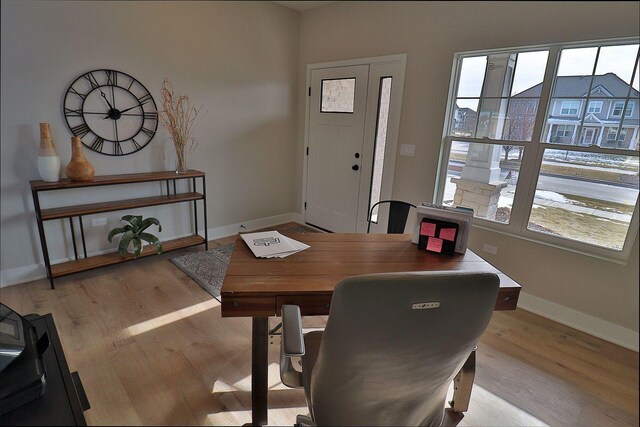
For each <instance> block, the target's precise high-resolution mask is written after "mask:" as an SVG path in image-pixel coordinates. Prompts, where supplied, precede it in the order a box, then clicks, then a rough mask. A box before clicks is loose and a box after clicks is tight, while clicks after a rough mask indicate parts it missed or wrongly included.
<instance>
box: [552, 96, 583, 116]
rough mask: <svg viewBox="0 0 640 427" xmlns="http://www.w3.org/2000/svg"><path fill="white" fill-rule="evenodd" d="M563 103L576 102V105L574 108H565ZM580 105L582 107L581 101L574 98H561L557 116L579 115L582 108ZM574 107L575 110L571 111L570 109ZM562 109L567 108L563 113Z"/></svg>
mask: <svg viewBox="0 0 640 427" xmlns="http://www.w3.org/2000/svg"><path fill="white" fill-rule="evenodd" d="M564 104H568V105H573V104H577V106H576V107H575V108H573V107H566V108H565V106H564ZM580 107H582V102H581V101H574V100H570V99H566V100H563V101H562V102H561V103H560V112H559V113H558V115H559V116H575V117H578V116H579V115H580V110H581V109H582V108H580ZM574 109H575V110H576V112H575V113H572V112H571V110H574ZM563 110H567V112H566V113H563V112H562V111H563Z"/></svg>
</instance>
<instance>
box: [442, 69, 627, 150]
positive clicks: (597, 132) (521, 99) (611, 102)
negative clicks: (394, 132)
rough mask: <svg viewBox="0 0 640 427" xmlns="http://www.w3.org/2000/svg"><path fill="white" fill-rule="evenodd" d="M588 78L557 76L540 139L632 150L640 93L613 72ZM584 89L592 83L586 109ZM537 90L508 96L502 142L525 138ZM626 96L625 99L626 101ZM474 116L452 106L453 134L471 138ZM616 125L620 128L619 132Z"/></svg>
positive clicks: (531, 122)
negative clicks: (578, 133)
mask: <svg viewBox="0 0 640 427" xmlns="http://www.w3.org/2000/svg"><path fill="white" fill-rule="evenodd" d="M589 77H590V76H562V77H558V78H557V82H556V87H555V90H554V92H553V94H552V99H551V108H550V109H549V116H548V118H547V124H546V127H545V130H544V134H543V140H544V141H545V142H551V143H560V144H571V145H597V146H599V147H605V148H623V149H632V150H637V149H638V140H639V137H638V127H639V124H640V105H639V100H638V97H639V96H640V93H639V92H638V91H637V90H635V89H634V88H632V87H630V86H629V85H628V84H627V83H626V82H625V81H624V80H622V79H620V77H618V76H617V75H615V74H613V73H607V74H604V75H597V76H593V83H591V79H590V78H589ZM589 85H591V91H590V94H589V99H588V105H587V95H588V92H589ZM541 89H542V83H541V84H538V85H536V86H533V87H531V88H529V89H527V90H525V91H523V92H520V93H518V94H516V95H514V96H513V98H511V100H510V102H509V110H508V113H507V115H506V117H505V122H504V131H503V132H504V134H503V135H502V138H503V139H508V140H512V141H528V140H530V138H531V135H532V133H533V125H534V123H535V115H536V112H537V109H538V98H539V97H540V92H541ZM629 90H631V93H629ZM627 96H629V101H628V102H627V101H626V98H627ZM625 103H626V106H625ZM585 108H587V110H586V113H585V115H584V123H583V125H582V131H581V132H580V138H578V137H577V129H578V126H580V121H581V119H582V115H583V112H584V109H585ZM623 110H624V114H623ZM477 116H478V114H477V112H475V111H474V110H472V109H470V108H459V107H458V106H457V105H456V110H455V113H454V123H453V129H452V132H453V135H459V136H472V135H474V132H475V126H476V121H477ZM621 122H622V127H621V128H620V132H619V133H618V128H619V127H620V123H621ZM616 136H617V138H616Z"/></svg>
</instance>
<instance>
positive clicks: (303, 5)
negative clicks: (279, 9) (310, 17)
mask: <svg viewBox="0 0 640 427" xmlns="http://www.w3.org/2000/svg"><path fill="white" fill-rule="evenodd" d="M274 3H278V4H279V5H280V6H284V7H288V8H289V9H293V10H297V11H298V12H302V11H303V10H309V9H313V8H315V7H320V6H324V5H325V4H329V3H333V1H274Z"/></svg>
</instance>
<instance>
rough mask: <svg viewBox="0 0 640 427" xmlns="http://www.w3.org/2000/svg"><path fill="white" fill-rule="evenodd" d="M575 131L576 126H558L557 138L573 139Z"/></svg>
mask: <svg viewBox="0 0 640 427" xmlns="http://www.w3.org/2000/svg"><path fill="white" fill-rule="evenodd" d="M573 129H575V126H570V125H558V126H557V127H556V136H557V137H558V138H563V137H569V138H571V137H572V136H573Z"/></svg>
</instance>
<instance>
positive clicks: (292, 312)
mask: <svg viewBox="0 0 640 427" xmlns="http://www.w3.org/2000/svg"><path fill="white" fill-rule="evenodd" d="M282 352H283V354H284V355H285V356H288V357H300V356H303V355H304V337H303V335H302V317H301V316H300V307H298V306H297V305H283V306H282Z"/></svg>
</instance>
